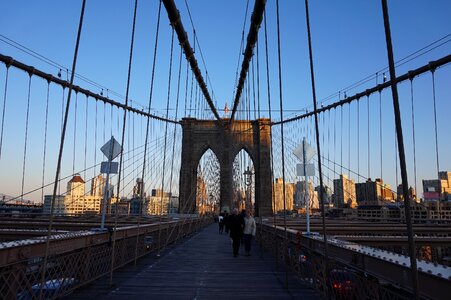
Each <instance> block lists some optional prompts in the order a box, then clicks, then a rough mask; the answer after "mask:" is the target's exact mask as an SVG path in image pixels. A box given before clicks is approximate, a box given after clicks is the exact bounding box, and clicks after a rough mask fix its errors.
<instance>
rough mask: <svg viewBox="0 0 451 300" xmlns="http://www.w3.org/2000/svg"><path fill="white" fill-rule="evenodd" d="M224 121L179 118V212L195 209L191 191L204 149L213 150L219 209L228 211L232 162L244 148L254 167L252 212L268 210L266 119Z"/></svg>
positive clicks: (263, 212) (269, 190)
mask: <svg viewBox="0 0 451 300" xmlns="http://www.w3.org/2000/svg"><path fill="white" fill-rule="evenodd" d="M228 121H229V120H228V119H224V120H222V122H220V121H216V120H197V119H193V118H184V119H182V129H183V137H182V165H181V168H180V195H179V199H180V208H181V211H180V212H181V213H195V201H194V200H195V199H193V196H192V195H193V194H195V190H196V180H197V177H196V176H197V165H198V163H199V160H200V158H201V157H202V155H203V154H204V153H205V152H206V151H207V150H208V149H211V150H212V151H213V153H214V154H215V155H216V157H217V158H218V161H219V165H220V177H221V179H220V180H221V182H220V190H221V192H220V193H221V196H220V208H221V210H224V209H225V210H229V211H230V210H231V209H232V208H233V207H232V200H233V199H232V181H233V178H232V164H233V161H234V159H235V156H236V155H237V154H238V153H239V151H241V149H245V151H246V152H247V153H248V154H249V156H250V157H251V159H252V162H253V164H254V168H255V199H256V203H255V206H256V212H257V214H259V215H269V214H271V213H272V203H271V195H272V182H271V167H270V153H271V141H270V136H271V125H270V120H269V119H258V120H255V121H245V120H243V121H242V120H235V121H233V122H231V123H230V124H229V123H228ZM182 208H184V209H182Z"/></svg>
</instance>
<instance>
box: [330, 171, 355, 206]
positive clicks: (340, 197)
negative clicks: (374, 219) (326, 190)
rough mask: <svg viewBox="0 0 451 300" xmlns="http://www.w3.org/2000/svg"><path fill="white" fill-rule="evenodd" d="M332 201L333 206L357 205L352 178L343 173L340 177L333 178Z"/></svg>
mask: <svg viewBox="0 0 451 300" xmlns="http://www.w3.org/2000/svg"><path fill="white" fill-rule="evenodd" d="M333 202H334V206H335V207H339V208H342V207H351V208H353V207H355V206H356V205H357V201H356V193H355V184H354V180H352V179H349V178H348V177H347V176H346V175H345V174H341V175H340V179H334V195H333Z"/></svg>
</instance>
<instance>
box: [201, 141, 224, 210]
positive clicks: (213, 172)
mask: <svg viewBox="0 0 451 300" xmlns="http://www.w3.org/2000/svg"><path fill="white" fill-rule="evenodd" d="M220 172H221V167H220V164H219V160H218V158H217V156H216V154H215V153H214V152H213V151H212V150H211V149H210V148H207V149H206V150H205V152H204V154H203V155H202V156H201V158H200V159H199V163H198V164H197V172H196V173H197V176H196V212H197V213H198V214H200V215H204V214H209V213H218V212H219V201H220V187H221V180H220Z"/></svg>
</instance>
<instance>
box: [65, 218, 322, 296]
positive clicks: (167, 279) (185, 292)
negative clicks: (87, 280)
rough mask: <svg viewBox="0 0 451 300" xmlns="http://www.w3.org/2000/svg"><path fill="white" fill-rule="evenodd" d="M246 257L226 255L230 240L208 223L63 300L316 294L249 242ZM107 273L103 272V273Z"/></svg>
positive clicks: (215, 225)
mask: <svg viewBox="0 0 451 300" xmlns="http://www.w3.org/2000/svg"><path fill="white" fill-rule="evenodd" d="M251 252H252V255H251V256H243V255H242V253H244V249H243V248H241V249H240V255H239V256H238V257H236V258H234V257H233V255H232V245H231V243H230V239H229V237H228V236H226V235H225V234H223V235H219V234H218V225H217V224H212V225H210V226H208V227H206V228H205V229H204V230H202V231H201V232H199V233H197V234H195V235H193V236H192V237H190V238H188V239H186V240H185V241H183V242H181V243H180V244H178V245H176V246H174V247H172V248H171V249H167V250H166V251H165V253H162V256H161V257H160V258H156V257H155V255H152V254H151V255H148V257H146V258H143V259H141V260H140V261H139V262H138V265H137V266H126V267H124V268H122V269H121V270H119V271H117V272H116V273H114V285H113V287H109V286H108V284H107V283H108V278H102V279H100V280H98V281H96V282H94V283H92V284H90V285H88V286H87V287H85V288H82V289H80V290H79V291H76V292H75V293H74V294H72V295H70V296H69V297H68V298H69V299H96V300H98V299H129V300H137V299H171V300H172V299H234V300H235V299H319V296H317V294H316V293H315V291H314V290H312V289H310V288H309V287H307V286H305V285H303V284H302V283H300V282H299V281H298V280H297V279H296V278H295V277H294V276H292V275H290V274H289V275H288V289H285V288H284V286H285V272H284V270H282V269H281V267H280V266H279V269H278V270H276V264H275V260H274V258H272V257H271V256H270V255H269V254H268V253H263V252H262V251H261V249H260V248H259V247H258V245H257V243H253V249H252V251H251ZM107 277H108V276H107Z"/></svg>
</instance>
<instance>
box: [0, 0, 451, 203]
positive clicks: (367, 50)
mask: <svg viewBox="0 0 451 300" xmlns="http://www.w3.org/2000/svg"><path fill="white" fill-rule="evenodd" d="M133 2H134V1H131V0H128V1H118V0H115V1H92V0H91V1H89V0H88V1H87V5H86V12H85V19H84V25H83V32H82V36H81V42H80V49H79V56H78V64H77V69H76V72H77V73H78V74H82V75H83V76H85V77H87V78H89V79H91V80H94V81H95V82H98V83H100V84H102V85H103V86H106V87H108V88H109V89H111V90H112V91H115V92H117V93H119V94H121V95H124V94H125V88H126V79H127V67H128V52H129V48H130V35H131V23H132V14H133ZM175 2H176V4H177V7H178V8H179V10H180V13H181V17H182V21H183V23H184V25H185V29H186V31H187V32H188V36H189V38H190V41H191V45H193V39H192V37H193V34H192V28H191V24H190V22H189V17H188V14H187V10H186V6H185V2H184V1H175ZM188 4H189V7H190V10H191V14H192V17H193V21H194V25H195V28H196V33H197V36H198V39H199V42H200V46H201V49H202V53H203V55H204V58H205V61H206V65H207V69H208V74H209V77H210V79H211V85H210V83H209V87H210V88H211V87H212V88H213V90H214V95H215V99H214V100H215V101H216V103H217V105H218V108H220V109H222V108H223V107H224V105H225V103H226V102H227V103H228V105H229V107H231V102H232V96H233V88H234V84H235V72H236V68H237V62H238V56H239V47H240V43H241V31H242V27H243V22H244V17H245V7H246V1H238V0H230V1H207V0H192V1H188ZM2 6H3V9H2V10H3V11H4V12H7V13H4V14H2V18H1V19H0V28H1V29H0V34H1V35H2V36H4V37H7V38H10V39H12V40H14V41H16V42H19V43H20V44H23V45H24V46H26V47H28V48H30V49H32V50H33V51H36V52H37V53H40V54H42V55H44V56H46V57H48V58H50V59H51V60H53V61H55V62H58V63H59V64H61V65H64V66H67V67H69V66H71V63H72V57H73V50H74V44H75V37H76V31H77V26H78V18H79V12H80V7H81V1H56V0H53V1H50V0H45V1H23V0H15V1H6V2H5V3H3V4H2ZM252 7H253V1H250V3H249V11H251V10H252ZM157 8H158V1H155V0H153V1H150V0H149V1H140V2H139V5H138V16H137V24H136V26H137V27H136V38H135V51H134V57H133V66H132V77H131V89H130V98H131V99H132V100H133V103H134V105H139V104H141V105H143V106H146V105H147V102H148V95H149V89H150V88H149V87H150V85H149V82H150V74H151V63H152V53H153V47H154V40H155V27H156V15H157ZM389 9H390V18H391V28H392V37H393V47H394V54H395V60H399V59H402V58H403V57H405V56H407V55H409V54H411V53H413V52H415V51H416V50H418V49H420V48H422V47H424V46H426V45H428V44H430V43H432V42H434V41H436V40H437V39H439V38H442V37H444V36H446V35H447V34H450V33H451V2H450V1H445V0H441V1H438V0H432V1H419V0H414V1H408V2H406V1H389ZM280 15H281V24H280V26H281V52H282V78H283V79H282V80H283V100H284V108H285V109H287V112H286V113H285V116H286V117H288V116H292V115H293V114H296V112H293V111H292V110H301V109H303V108H306V107H307V108H309V109H311V105H312V101H311V88H310V75H309V74H310V73H309V65H308V48H307V38H306V26H305V9H304V2H303V1H294V0H293V1H280ZM249 18H250V13H248V16H247V21H246V29H245V35H246V34H247V31H248V24H249ZM267 18H268V19H267V22H268V39H269V40H268V43H269V60H270V72H271V78H270V82H271V97H272V104H271V105H272V107H273V108H278V98H277V97H278V81H277V75H278V74H277V52H276V51H277V48H276V38H277V36H276V23H275V1H268V3H267ZM310 18H311V27H312V39H313V51H314V60H315V75H316V84H317V86H316V87H317V98H318V100H319V101H320V102H321V101H322V99H325V98H326V97H328V96H329V95H331V94H334V93H336V92H338V91H339V90H341V89H343V88H344V87H346V86H349V85H350V84H352V83H354V82H356V81H358V80H360V79H362V78H364V77H366V76H368V75H371V74H374V73H375V72H376V71H378V70H380V69H382V68H384V67H386V66H387V57H386V48H385V38H384V31H383V30H384V29H383V20H382V10H381V4H380V1H357V0H356V1H310ZM160 30H161V31H160V39H159V47H158V58H157V65H156V72H157V75H156V79H155V80H156V81H155V91H154V100H153V104H152V107H153V108H155V109H156V110H157V113H158V114H162V113H163V110H164V107H165V102H166V97H167V96H166V95H167V78H168V65H169V49H170V37H171V30H170V26H169V22H168V18H167V14H166V11H165V10H164V8H163V9H162V15H161V27H160ZM262 30H263V28H262V29H261V33H263V31H262ZM263 50H264V45H263V36H262V35H261V34H260V44H259V51H260V57H259V59H260V68H261V74H260V76H261V78H260V81H261V91H262V92H261V94H262V108H263V109H266V107H267V104H266V101H267V99H266V96H264V97H263V95H265V92H264V91H265V90H266V85H265V83H264V82H265V77H264V76H265V74H264V72H263V68H264V66H265V65H264V51H263ZM178 51H179V49H177V50H176V52H175V53H174V57H175V58H174V64H175V65H174V68H176V66H177V65H178V57H179V56H178V55H179V52H178ZM0 53H2V54H4V55H9V56H12V57H14V58H15V59H17V60H19V61H22V62H24V63H26V64H29V65H33V66H35V67H37V68H39V69H41V70H43V71H46V72H48V73H52V74H54V75H56V74H57V73H58V69H56V68H54V67H51V66H49V65H48V64H45V63H42V62H41V61H39V60H36V59H35V58H33V57H31V56H29V55H27V54H24V53H23V52H21V51H19V50H17V49H15V48H14V47H11V46H9V45H7V44H5V43H4V42H0ZM450 53H451V43H446V44H445V45H443V46H441V47H439V48H437V49H435V50H433V51H431V52H430V53H428V54H426V55H423V56H421V57H419V58H417V59H415V60H413V61H411V62H409V63H407V64H405V65H403V66H401V67H399V68H398V69H397V74H398V75H400V74H403V73H405V72H406V71H408V70H409V69H413V68H417V67H419V66H421V65H423V64H425V63H427V62H428V61H430V60H435V59H438V58H440V57H442V56H444V55H448V54H450ZM196 56H197V59H198V61H199V65H200V66H201V69H202V70H203V72H205V69H204V68H203V65H202V62H201V59H200V52H199V51H198V50H197V51H196ZM184 67H185V65H184V66H183V68H184ZM448 69H449V67H445V68H443V69H441V70H438V71H437V72H436V88H437V105H438V112H439V113H438V125H439V128H441V129H442V130H439V140H440V153H441V156H440V161H441V166H442V168H441V169H448V170H451V162H450V160H451V159H450V158H449V157H448V155H447V153H450V151H451V145H450V139H449V137H450V135H449V131H448V130H449V122H448V121H447V116H448V115H449V111H450V109H451V104H450V103H451V102H450V101H449V100H450V97H451V96H450V94H451V92H450V86H449V78H450V74H451V72H450V70H448ZM11 73H12V74H17V76H16V77H17V78H18V79H17V81H14V80H11V82H10V84H11V87H10V89H11V93H13V94H10V96H9V97H10V98H11V99H12V98H17V99H20V100H21V101H24V99H25V100H26V97H27V95H26V88H23V87H26V80H27V77H26V76H22V77H20V76H19V75H18V74H19V73H20V72H17V71H14V72H13V71H11ZM182 73H183V72H182ZM387 73H388V72H387ZM64 76H65V72H64V70H63V77H64ZM19 77H20V78H19ZM4 79H5V69H4V67H1V68H0V91H1V92H2V93H1V94H2V95H3V86H4ZM175 80H176V79H175V76H173V81H172V82H173V83H172V84H173V85H175V83H176V81H175ZM379 80H381V77H379ZM414 82H415V95H416V97H417V98H416V99H419V100H418V102H419V103H418V107H417V108H416V109H417V111H418V112H419V114H418V116H417V120H418V126H417V128H418V133H417V134H418V137H417V141H418V147H419V149H417V152H418V153H420V154H421V155H422V159H421V160H420V162H419V164H422V167H421V172H422V175H419V177H420V178H433V177H435V169H434V166H435V156H434V155H435V148H431V147H432V146H433V144H434V143H435V140H434V139H433V134H431V126H433V123H432V122H433V115H432V111H431V109H430V108H431V83H430V75H429V74H427V75H425V76H422V77H421V78H419V79H418V80H415V81H414ZM375 83H376V79H375V78H374V80H373V81H371V82H369V83H368V84H366V85H363V86H360V87H358V88H356V89H355V90H352V91H348V92H347V93H348V95H352V94H354V93H357V92H360V91H362V90H364V89H366V88H368V87H371V86H373V85H375ZM33 84H34V85H33V87H35V86H36V89H37V90H35V91H34V93H41V94H42V95H44V94H43V93H44V92H45V84H44V85H43V84H42V83H36V84H35V83H34V82H33ZM39 84H40V85H41V86H39ZM76 84H78V85H80V86H82V87H84V88H87V89H91V90H92V91H94V92H100V88H98V87H94V86H90V85H89V84H87V83H86V82H82V81H78V82H76ZM15 86H17V87H19V86H22V88H18V89H17V90H15V89H14V87H15ZM59 95H60V93H59V91H58V89H52V91H51V96H52V98H55V99H56V98H58V97H60V96H59ZM400 95H401V105H402V107H405V108H406V109H404V110H403V117H404V119H408V118H409V116H410V111H408V110H407V108H408V105H409V103H410V102H408V101H410V98H409V86H408V84H404V85H401V86H400ZM390 96H391V94H390V92H389V90H386V91H384V92H383V99H384V101H385V102H384V120H385V119H387V120H389V121H387V124H384V131H385V132H392V130H393V112H392V108H391V98H390ZM112 98H115V99H116V100H118V101H123V99H120V98H117V97H112ZM83 99H84V98H83ZM336 100H338V96H336V97H334V98H333V99H331V101H336ZM173 103H174V99H171V106H172V107H173V106H174V105H173ZM20 105H22V106H20V107H18V108H17V110H14V108H13V107H11V109H10V110H9V114H8V117H7V118H6V121H8V120H9V123H8V122H7V123H6V126H7V127H6V129H9V130H10V131H11V130H12V129H11V128H12V127H15V128H16V130H17V132H19V133H20V137H17V140H15V138H16V137H15V136H13V135H9V136H8V137H5V143H7V144H9V145H12V144H18V143H23V137H22V132H23V126H24V125H23V122H22V121H20V122H18V123H17V124H14V125H12V124H13V123H11V122H13V121H11V120H14V119H21V120H22V119H23V118H24V117H23V111H24V110H23V103H22V104H20ZM375 105H376V104H375ZM31 107H32V111H34V112H36V115H35V116H34V118H35V119H36V122H39V119H40V118H42V103H41V104H40V103H39V102H38V101H32V103H31ZM55 107H56V106H55ZM377 107H378V106H377V105H376V106H375V108H374V109H375V110H376V109H377ZM33 108H35V109H34V110H33ZM40 109H41V113H39V114H38V113H37V112H38V111H39V110H40ZM420 112H421V113H420ZM15 114H17V116H16V115H15ZM171 114H174V112H173V111H171ZM273 114H274V115H277V116H278V114H276V112H273ZM263 115H264V116H267V112H264V113H263ZM385 116H386V117H385ZM32 118H33V116H32ZM54 118H55V119H56V118H57V115H55V117H54ZM373 119H377V118H373ZM403 121H404V123H405V127H406V133H405V135H407V136H410V135H411V132H409V129H408V127H409V126H411V125H409V124H410V123H408V122H407V120H403ZM30 122H33V119H31V120H30ZM362 122H363V121H362ZM373 122H376V120H374V121H373ZM372 125H373V124H372ZM376 125H377V124H376V123H374V126H376ZM37 129H38V128H36V130H37ZM432 130H433V127H432ZM432 133H433V132H432ZM55 134H56V132H55ZM373 135H374V137H377V135H378V132H375V133H374V134H373ZM33 136H34V135H32V137H31V138H30V139H31V140H33V139H34V138H33ZM36 136H38V134H36ZM293 138H294V139H296V138H297V139H298V140H301V139H302V137H301V136H300V135H299V134H294V136H293ZM386 138H387V139H390V136H388V135H387V137H386ZM38 139H40V138H38ZM38 142H39V141H37V142H36V143H38ZM372 143H374V144H376V145H377V140H374V141H373V142H372ZM385 144H387V145H388V144H389V143H388V142H386V143H384V145H385ZM409 145H410V144H407V142H406V151H407V156H408V159H411V156H412V155H411V146H409ZM21 147H22V146H20V147H19V148H21ZM365 147H366V145H365ZM376 148H377V147H376ZM5 151H7V150H5ZM9 151H13V150H9ZM49 151H51V150H49ZM362 151H366V148H362ZM19 152H20V151H19ZM387 152H389V153H394V150H391V148H388V146H387ZM5 153H8V152H5ZM354 154H355V153H354ZM433 154H434V155H433ZM29 155H30V158H29V159H32V157H33V154H32V152H30V154H29ZM377 155H378V153H377V152H375V154H374V155H372V156H374V157H375V156H377ZM4 157H5V156H4ZM388 160H389V159H387V160H386V161H388ZM417 160H418V158H417ZM10 164H11V162H10V160H8V161H5V159H4V158H2V159H1V160H0V168H1V169H3V168H6V167H13V166H12V165H10ZM361 164H362V165H365V163H364V162H363V161H362V162H361ZM387 164H388V163H387ZM17 165H18V166H19V167H18V168H17V169H21V163H19V162H18V163H17ZM351 165H352V164H351ZM373 165H375V166H376V165H378V162H377V161H375V162H374V163H373ZM36 168H37V167H36ZM390 168H391V169H393V168H392V167H391V166H390V165H389V166H387V169H390ZM375 171H377V170H375ZM419 171H420V170H419ZM363 173H364V172H363ZM376 173H377V172H376ZM388 173H390V172H388ZM391 173H393V172H391ZM375 175H376V174H374V175H372V177H376V176H375ZM1 179H2V180H3V182H7V181H6V180H7V178H4V177H2V178H1ZM390 181H391V182H392V183H391V185H392V186H393V185H394V180H393V178H391V180H390ZM11 185H14V184H13V183H11ZM0 186H1V189H0V192H2V190H3V189H4V188H5V187H6V186H10V184H9V183H8V185H5V186H4V185H3V183H0ZM30 188H31V186H30ZM5 190H6V191H4V193H8V191H9V190H11V189H10V188H5ZM11 193H13V194H16V193H17V189H12V190H11Z"/></svg>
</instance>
